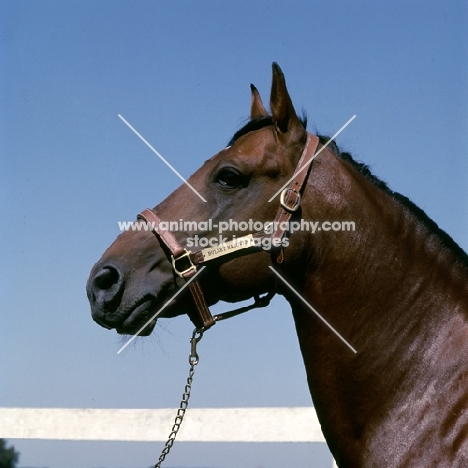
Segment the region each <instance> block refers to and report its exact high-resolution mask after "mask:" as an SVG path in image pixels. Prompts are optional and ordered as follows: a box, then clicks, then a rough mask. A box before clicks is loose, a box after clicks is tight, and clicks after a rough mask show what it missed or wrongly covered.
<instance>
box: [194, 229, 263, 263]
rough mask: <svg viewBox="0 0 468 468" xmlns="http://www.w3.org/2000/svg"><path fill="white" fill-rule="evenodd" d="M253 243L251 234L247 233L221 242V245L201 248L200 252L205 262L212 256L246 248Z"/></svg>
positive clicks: (220, 255) (219, 255)
mask: <svg viewBox="0 0 468 468" xmlns="http://www.w3.org/2000/svg"><path fill="white" fill-rule="evenodd" d="M254 245H255V241H254V238H253V236H252V234H248V235H247V236H243V237H238V238H237V239H232V240H230V241H228V242H223V243H222V244H221V245H218V246H216V247H208V248H206V249H203V250H202V251H201V253H202V255H203V261H204V262H206V261H207V260H213V258H218V257H222V256H223V255H227V254H230V253H233V252H237V251H238V250H242V249H248V248H249V247H253V246H254Z"/></svg>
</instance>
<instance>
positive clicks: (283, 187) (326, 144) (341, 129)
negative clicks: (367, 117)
mask: <svg viewBox="0 0 468 468" xmlns="http://www.w3.org/2000/svg"><path fill="white" fill-rule="evenodd" d="M355 118H356V114H354V115H353V116H352V117H351V118H350V119H349V120H348V121H347V122H346V123H345V124H344V125H343V126H342V127H341V128H340V129H339V130H338V131H337V132H336V133H335V134H334V135H333V136H332V137H331V138H330V139H329V140H328V141H327V142H326V143H325V144H324V145H323V146H322V147H321V148H320V149H319V150H318V151H317V152H316V153H315V154H314V156H313V157H312V158H311V160H310V161H309V162H308V163H307V164H306V165H305V166H303V167H302V168H301V169H300V170H298V171H297V172H295V173H294V174H293V176H292V177H291V178H290V179H289V180H288V181H287V182H286V183H285V184H284V185H283V186H282V187H281V188H280V189H279V190H278V191H277V192H276V193H275V194H274V195H273V196H272V197H271V198H270V199H269V200H268V203H270V202H271V201H272V200H273V199H274V198H276V197H277V196H278V195H279V194H280V193H281V192H282V191H283V190H284V189H285V188H286V187H287V186H288V185H289V183H290V182H291V181H292V180H293V179H294V178H295V177H296V176H297V174H300V173H301V172H302V171H304V170H305V169H307V168H308V167H309V165H310V164H311V163H312V161H313V160H314V159H315V158H316V157H317V156H318V155H319V154H320V153H321V152H322V151H323V150H324V149H325V148H326V147H327V146H328V145H329V144H330V143H331V142H332V141H333V140H334V139H335V138H336V137H337V136H338V135H339V134H340V133H341V132H342V131H343V130H344V129H345V128H346V127H347V126H348V125H349V124H350V123H351V122H352V121H353V120H354V119H355Z"/></svg>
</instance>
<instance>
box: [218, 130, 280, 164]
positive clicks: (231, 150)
mask: <svg viewBox="0 0 468 468" xmlns="http://www.w3.org/2000/svg"><path fill="white" fill-rule="evenodd" d="M269 143H274V138H273V135H272V132H271V131H270V130H269V129H267V128H265V129H261V130H257V131H255V132H252V133H248V134H247V135H243V136H242V137H240V138H239V139H238V140H236V141H235V142H234V144H233V145H232V146H226V148H224V149H222V150H221V151H220V152H219V153H217V154H215V155H214V156H212V157H211V158H210V159H209V161H211V160H214V159H216V158H224V157H226V158H228V157H230V156H232V155H235V156H237V157H240V158H242V157H248V158H249V160H252V158H255V157H256V156H257V157H261V156H262V154H263V152H264V151H265V148H266V146H267V145H268V144H269Z"/></svg>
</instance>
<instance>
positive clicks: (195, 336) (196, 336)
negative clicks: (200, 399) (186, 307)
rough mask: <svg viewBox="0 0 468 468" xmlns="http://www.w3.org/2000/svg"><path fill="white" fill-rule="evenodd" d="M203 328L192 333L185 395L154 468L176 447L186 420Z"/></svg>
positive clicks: (157, 467)
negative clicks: (183, 422) (178, 434)
mask: <svg viewBox="0 0 468 468" xmlns="http://www.w3.org/2000/svg"><path fill="white" fill-rule="evenodd" d="M203 331H204V330H203V328H195V330H194V331H193V333H192V338H191V339H190V355H189V364H190V369H189V375H188V377H187V384H186V385H185V389H184V394H183V395H182V401H181V402H180V406H179V409H178V411H177V415H176V418H175V421H174V425H173V426H172V431H171V433H170V434H169V437H168V439H167V442H166V444H165V445H164V448H163V450H162V452H161V455H160V457H159V460H158V463H156V465H154V468H160V467H161V464H162V462H163V461H164V459H165V458H166V456H167V455H168V453H169V452H170V451H171V448H172V446H173V445H174V442H175V439H176V437H177V433H178V432H179V429H180V426H181V425H182V421H183V420H184V416H185V412H186V411H187V407H188V402H189V399H190V392H191V391H192V381H193V375H194V374H195V366H196V365H197V364H198V362H199V358H198V354H197V344H198V342H199V341H200V340H201V339H202V337H203Z"/></svg>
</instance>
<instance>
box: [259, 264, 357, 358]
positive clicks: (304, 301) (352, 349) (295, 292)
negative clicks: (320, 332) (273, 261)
mask: <svg viewBox="0 0 468 468" xmlns="http://www.w3.org/2000/svg"><path fill="white" fill-rule="evenodd" d="M268 268H270V270H272V271H273V272H274V273H275V275H276V276H278V278H280V279H281V280H282V281H283V283H284V284H286V286H288V287H289V289H290V290H291V291H292V292H293V293H294V294H295V295H296V296H297V297H298V298H299V299H300V300H301V301H302V302H303V303H304V304H305V305H306V306H307V307H308V308H309V309H310V310H311V311H312V312H313V313H314V314H315V315H316V316H317V317H318V318H319V319H320V320H321V321H322V322H323V323H324V324H325V325H326V326H327V327H328V328H329V329H330V330H331V331H332V332H333V333H335V335H336V336H337V337H338V338H339V339H340V340H341V341H342V342H343V343H344V344H345V345H346V346H348V348H349V349H350V350H351V351H352V352H353V353H357V351H356V350H355V349H354V348H353V347H352V346H351V345H350V344H349V343H348V342H347V341H346V340H345V339H344V338H343V337H342V336H341V335H340V334H339V333H338V332H337V331H336V330H335V328H333V327H332V326H331V325H330V324H329V323H328V322H327V321H326V320H325V319H324V318H323V317H322V316H321V315H320V314H319V313H318V312H317V311H316V310H315V309H314V308H313V307H312V306H311V305H310V304H309V303H308V302H307V301H306V300H305V299H304V298H303V297H302V296H301V295H300V294H299V293H298V292H297V291H296V290H295V289H294V288H293V287H292V286H291V285H290V284H289V283H288V282H287V281H286V280H285V279H284V278H283V277H282V276H281V275H280V274H279V273H278V272H277V271H276V270H275V269H274V268H273V267H272V266H269V267H268Z"/></svg>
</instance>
